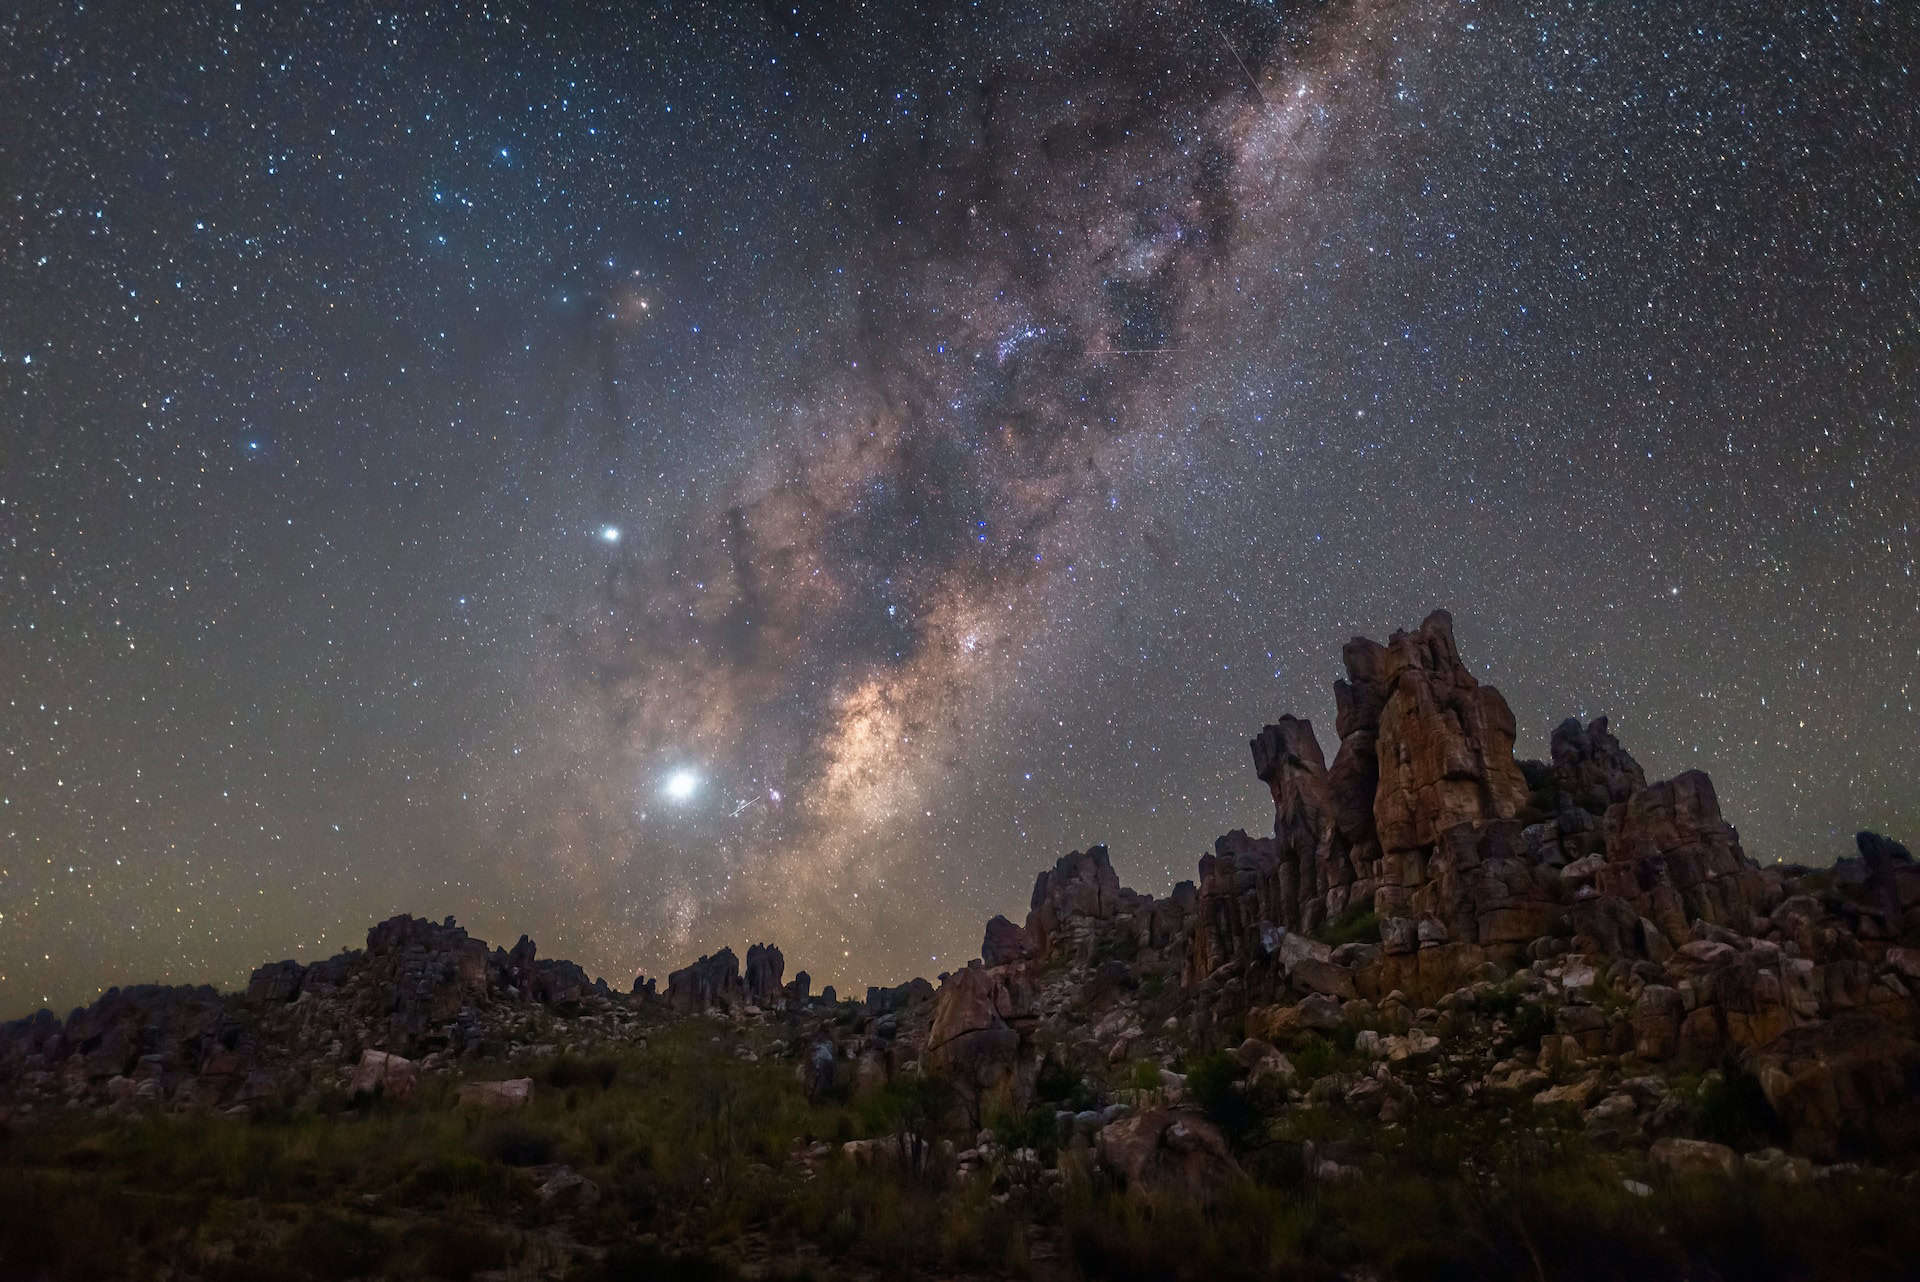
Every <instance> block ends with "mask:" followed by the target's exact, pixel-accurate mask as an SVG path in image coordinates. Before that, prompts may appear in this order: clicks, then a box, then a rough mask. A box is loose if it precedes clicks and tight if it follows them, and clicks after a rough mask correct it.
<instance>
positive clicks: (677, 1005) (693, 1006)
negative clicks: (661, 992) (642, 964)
mask: <svg viewBox="0 0 1920 1282" xmlns="http://www.w3.org/2000/svg"><path fill="white" fill-rule="evenodd" d="M745 998H746V985H745V984H744V983H743V982H742V981H741V979H740V959H739V958H738V957H736V956H734V954H733V949H731V948H722V949H721V950H720V951H719V952H717V953H715V954H713V955H712V956H711V957H707V956H702V957H701V958H700V960H698V961H696V962H694V963H693V964H692V965H691V966H682V967H681V968H680V969H679V970H676V971H674V972H672V973H671V974H669V975H668V976H667V1004H668V1005H670V1006H672V1007H673V1008H674V1009H675V1010H678V1011H696V1010H705V1009H707V1008H708V1007H709V1006H737V1005H740V1004H741V1003H742V1002H743V1001H744V1000H745Z"/></svg>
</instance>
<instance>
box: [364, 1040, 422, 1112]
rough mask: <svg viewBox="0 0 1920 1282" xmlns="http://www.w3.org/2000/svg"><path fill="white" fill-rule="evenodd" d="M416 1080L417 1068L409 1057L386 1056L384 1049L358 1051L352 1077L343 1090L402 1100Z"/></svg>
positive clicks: (418, 1078) (417, 1080)
mask: <svg viewBox="0 0 1920 1282" xmlns="http://www.w3.org/2000/svg"><path fill="white" fill-rule="evenodd" d="M419 1082H420V1070H419V1068H418V1066H417V1065H415V1064H414V1062H413V1061H412V1060H410V1059H402V1058H401V1057H400V1056H398V1055H390V1054H388V1053H387V1052H386V1051H374V1050H368V1051H362V1052H360V1062H359V1063H358V1064H357V1065H355V1066H354V1070H353V1078H352V1080H351V1081H350V1082H349V1083H348V1086H347V1090H348V1091H349V1093H351V1094H354V1095H372V1094H375V1093H376V1092H377V1093H379V1094H380V1095H383V1096H385V1097H386V1098H387V1099H390V1100H396V1101H398V1100H404V1099H406V1098H407V1097H408V1096H410V1095H412V1094H413V1088H414V1087H415V1086H417V1085H418V1084H419Z"/></svg>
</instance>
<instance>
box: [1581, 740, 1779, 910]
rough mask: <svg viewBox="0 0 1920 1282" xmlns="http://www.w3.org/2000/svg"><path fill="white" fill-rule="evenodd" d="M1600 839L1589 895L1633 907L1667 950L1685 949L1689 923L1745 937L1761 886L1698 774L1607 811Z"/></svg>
mask: <svg viewBox="0 0 1920 1282" xmlns="http://www.w3.org/2000/svg"><path fill="white" fill-rule="evenodd" d="M1602 831H1603V834H1604V839H1605V843H1606V864H1605V866H1603V867H1602V868H1600V869H1598V870H1596V873H1595V876H1594V889H1595V890H1597V891H1598V892H1599V893H1600V894H1602V895H1612V896H1615V897H1617V898H1619V899H1622V900H1625V901H1626V902H1627V903H1629V904H1631V905H1633V907H1634V908H1635V909H1636V910H1638V912H1639V913H1640V915H1641V916H1643V917H1646V918H1647V919H1649V920H1650V921H1652V922H1653V923H1654V924H1655V925H1657V926H1659V927H1660V929H1661V931H1662V932H1663V933H1664V934H1665V935H1666V937H1667V939H1668V941H1669V942H1671V943H1673V944H1674V945H1676V946H1678V945H1680V944H1683V943H1686V942H1687V941H1688V940H1689V939H1690V938H1691V934H1690V933H1689V929H1688V923H1690V922H1692V921H1696V920H1698V921H1707V922H1711V923H1712V924H1714V925H1717V926H1731V927H1733V928H1735V929H1737V930H1739V931H1741V932H1743V933H1751V931H1752V929H1753V918H1754V915H1755V913H1756V912H1758V911H1761V910H1762V908H1763V901H1764V900H1765V898H1766V886H1765V883H1764V881H1763V880H1762V878H1761V876H1760V872H1759V869H1757V868H1756V867H1754V866H1753V864H1752V863H1751V861H1749V860H1748V859H1747V857H1746V855H1745V853H1744V852H1742V851H1741V849H1740V838H1739V835H1738V834H1737V833H1735V832H1734V830H1733V827H1732V825H1730V824H1728V823H1727V822H1726V821H1725V820H1724V819H1722V818H1721V817H1720V802H1719V799H1718V798H1717V797H1716V796H1715V795H1714V791H1713V781H1712V780H1710V779H1708V778H1707V776H1706V775H1705V774H1703V773H1702V772H1700V771H1698V770H1689V771H1687V772H1686V773H1685V774H1683V775H1680V776H1678V777H1676V778H1673V779H1668V780H1666V781H1665V782H1662V783H1656V784H1652V785H1650V786H1648V787H1645V788H1642V789H1640V790H1639V791H1637V792H1634V793H1632V794H1631V795H1629V796H1628V797H1627V798H1626V800H1624V801H1618V802H1615V803H1613V804H1612V805H1610V806H1608V807H1607V813H1606V818H1605V821H1604V823H1603V827H1602ZM1767 906H1769V907H1770V905H1767Z"/></svg>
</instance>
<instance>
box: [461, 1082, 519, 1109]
mask: <svg viewBox="0 0 1920 1282" xmlns="http://www.w3.org/2000/svg"><path fill="white" fill-rule="evenodd" d="M532 1100H533V1079H532V1078H531V1077H515V1078H509V1079H508V1080H507V1081H504V1082H468V1083H466V1084H465V1085H463V1086H461V1087H460V1090H459V1103H460V1106H461V1107H462V1108H471V1109H476V1110H478V1111H480V1112H482V1113H510V1112H512V1111H514V1110H515V1109H521V1108H525V1107H526V1106H527V1105H528V1104H529V1103H530V1102H532Z"/></svg>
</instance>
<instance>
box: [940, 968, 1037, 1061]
mask: <svg viewBox="0 0 1920 1282" xmlns="http://www.w3.org/2000/svg"><path fill="white" fill-rule="evenodd" d="M1032 1023H1033V1007H1032V998H1031V996H1030V995H1029V994H1028V992H1027V987H1026V983H1025V981H1024V980H1023V979H1021V978H1020V977H1019V975H1018V973H1017V972H1014V971H1009V970H1005V969H1001V970H989V969H987V968H986V967H984V966H979V965H973V966H968V967H967V968H966V969H964V970H960V971H955V972H954V973H953V974H950V975H948V976H947V978H946V981H945V982H944V983H942V984H941V986H940V991H939V993H938V995H937V996H936V997H935V999H934V1006H933V1025H932V1027H931V1028H930V1029H929V1030H928V1032H927V1050H926V1061H927V1065H928V1067H930V1068H933V1069H935V1070H938V1071H943V1072H949V1073H952V1074H954V1075H955V1076H957V1077H960V1078H962V1079H965V1080H969V1081H980V1080H983V1079H987V1078H994V1077H998V1076H1001V1075H1004V1073H1006V1072H1009V1071H1011V1070H1012V1069H1013V1067H1014V1065H1015V1063H1016V1061H1017V1060H1018V1058H1019V1054H1020V1042H1021V1033H1022V1032H1023V1031H1024V1030H1026V1029H1030V1028H1031V1027H1032Z"/></svg>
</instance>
